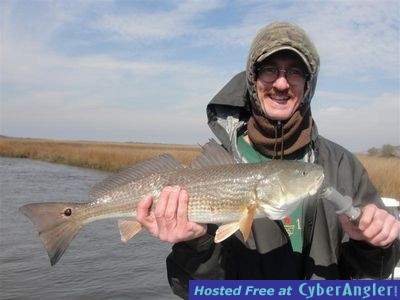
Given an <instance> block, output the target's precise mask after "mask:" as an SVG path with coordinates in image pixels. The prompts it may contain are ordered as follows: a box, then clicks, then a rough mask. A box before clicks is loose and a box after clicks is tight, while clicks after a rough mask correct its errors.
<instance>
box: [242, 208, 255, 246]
mask: <svg viewBox="0 0 400 300" xmlns="http://www.w3.org/2000/svg"><path fill="white" fill-rule="evenodd" d="M256 209H257V205H256V204H251V205H249V206H247V207H246V208H245V210H244V211H243V213H242V216H241V217H240V220H239V229H240V232H241V233H242V234H243V239H244V241H247V239H248V238H249V235H250V232H251V226H252V225H253V220H254V216H255V214H256Z"/></svg>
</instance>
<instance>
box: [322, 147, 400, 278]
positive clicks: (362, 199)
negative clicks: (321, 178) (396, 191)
mask: <svg viewBox="0 0 400 300" xmlns="http://www.w3.org/2000/svg"><path fill="white" fill-rule="evenodd" d="M332 145H333V146H332V147H333V149H334V150H333V152H336V153H334V155H333V156H331V159H330V160H331V162H330V163H332V161H336V163H337V167H336V168H335V167H332V166H331V167H330V172H333V173H336V172H337V173H336V174H332V173H331V174H329V175H330V177H331V180H332V181H333V183H334V184H336V189H337V190H338V191H339V192H340V193H342V194H343V195H349V196H351V197H352V198H353V205H354V206H359V207H363V206H365V205H367V204H369V203H373V204H375V205H377V206H378V207H380V208H383V209H385V206H384V204H383V202H382V200H381V198H380V196H379V193H378V191H377V190H376V188H375V187H374V185H373V184H372V182H371V180H370V179H369V177H368V174H367V171H366V170H365V168H364V167H363V166H362V164H361V163H360V162H359V161H358V159H357V158H356V157H355V156H354V155H353V154H351V153H350V152H348V151H347V150H345V149H343V148H341V147H340V146H338V145H336V144H333V143H332ZM332 177H335V178H332ZM399 251H400V250H399V240H396V241H395V242H393V243H392V244H391V245H389V246H388V247H386V248H382V247H375V246H373V245H371V244H369V243H367V242H362V241H355V240H352V239H349V237H348V236H347V235H346V234H344V237H343V243H342V247H341V256H340V258H339V262H340V269H341V270H342V272H343V273H344V274H345V275H346V277H347V276H349V277H351V278H375V279H383V278H387V277H388V276H389V275H390V273H391V272H392V271H393V269H394V267H395V265H396V263H397V261H398V260H399Z"/></svg>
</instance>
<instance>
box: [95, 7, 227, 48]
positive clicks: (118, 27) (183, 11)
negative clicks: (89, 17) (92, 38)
mask: <svg viewBox="0 0 400 300" xmlns="http://www.w3.org/2000/svg"><path fill="white" fill-rule="evenodd" d="M175 3H176V4H177V5H176V6H173V7H172V8H169V9H165V10H157V9H154V7H153V8H151V10H149V9H141V10H139V9H138V10H134V11H130V13H129V14H124V13H121V12H118V13H106V14H103V15H101V16H100V17H99V18H98V19H96V20H95V21H94V22H93V23H92V24H91V25H92V26H93V28H95V29H98V30H101V31H106V32H109V33H111V34H112V35H113V37H114V38H116V39H120V40H125V41H131V40H141V41H145V42H152V41H153V42H154V40H169V39H174V38H178V37H181V36H183V35H186V34H193V32H195V30H194V29H195V25H194V22H193V21H194V20H195V19H196V18H198V17H199V16H200V15H201V14H203V13H206V12H208V11H211V10H214V9H215V8H218V7H220V6H221V5H222V4H223V3H224V2H222V1H198V0H192V1H183V2H175Z"/></svg>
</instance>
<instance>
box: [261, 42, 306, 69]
mask: <svg viewBox="0 0 400 300" xmlns="http://www.w3.org/2000/svg"><path fill="white" fill-rule="evenodd" d="M282 50H290V51H293V52H294V53H296V54H297V55H298V56H299V57H300V58H301V59H302V60H303V62H304V64H305V65H306V66H307V69H308V72H310V73H312V71H311V67H310V65H309V63H308V61H307V58H306V57H305V56H304V54H303V53H301V52H300V51H299V50H297V49H296V48H293V47H291V46H282V47H279V48H275V49H274V50H271V51H269V52H266V53H264V54H262V55H260V56H259V57H258V58H257V60H256V62H258V63H260V62H262V61H263V60H264V59H266V58H267V57H268V56H271V55H272V54H274V53H277V52H279V51H282Z"/></svg>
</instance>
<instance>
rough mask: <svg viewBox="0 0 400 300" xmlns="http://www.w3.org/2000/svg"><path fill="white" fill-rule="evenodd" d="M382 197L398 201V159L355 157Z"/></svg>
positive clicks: (399, 160)
mask: <svg viewBox="0 0 400 300" xmlns="http://www.w3.org/2000/svg"><path fill="white" fill-rule="evenodd" d="M357 158H358V159H359V160H360V161H361V163H362V164H363V165H364V167H365V169H367V172H368V175H369V177H370V178H371V180H372V182H373V183H374V185H375V187H376V188H377V189H378V190H379V192H380V194H381V196H382V197H389V198H395V199H397V200H400V158H397V157H380V156H369V155H362V154H359V155H357Z"/></svg>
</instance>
